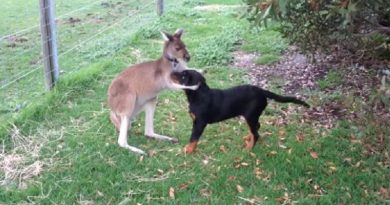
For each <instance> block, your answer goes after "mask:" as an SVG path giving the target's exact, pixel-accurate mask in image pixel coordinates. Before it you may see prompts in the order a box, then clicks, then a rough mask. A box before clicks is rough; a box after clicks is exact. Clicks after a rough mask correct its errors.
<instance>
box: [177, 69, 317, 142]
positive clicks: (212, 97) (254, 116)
mask: <svg viewBox="0 0 390 205" xmlns="http://www.w3.org/2000/svg"><path fill="white" fill-rule="evenodd" d="M171 77H172V79H173V80H174V81H175V82H176V83H179V84H182V85H186V86H191V85H197V84H199V88H198V89H197V90H185V93H186V95H187V99H188V102H189V111H190V113H191V114H192V115H193V119H194V120H193V129H192V135H191V139H190V142H191V143H192V142H196V141H198V140H199V138H200V136H201V135H202V132H203V130H204V129H205V127H206V126H207V124H211V123H215V122H220V121H223V120H226V119H229V118H232V117H236V116H243V117H244V118H245V120H246V122H247V124H248V125H249V128H250V132H251V134H252V135H253V137H254V139H253V140H254V142H253V144H252V145H251V146H254V145H255V143H256V142H257V140H258V138H259V134H258V129H259V128H260V124H259V117H260V115H261V113H262V112H263V110H264V109H265V107H266V106H267V98H270V99H273V100H275V101H278V102H282V103H287V102H291V103H295V104H300V105H303V106H306V107H310V106H309V105H308V104H307V103H306V102H304V101H302V100H299V99H297V98H295V97H290V96H281V95H277V94H275V93H272V92H270V91H267V90H263V89H261V88H259V87H256V86H253V85H241V86H236V87H232V88H229V89H226V90H220V89H211V88H209V87H208V85H207V84H206V80H205V78H204V77H203V76H202V75H201V74H200V73H198V72H196V71H194V70H185V71H182V72H174V73H172V76H171ZM250 148H251V147H250Z"/></svg>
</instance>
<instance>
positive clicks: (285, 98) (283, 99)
mask: <svg viewBox="0 0 390 205" xmlns="http://www.w3.org/2000/svg"><path fill="white" fill-rule="evenodd" d="M262 92H263V93H264V95H265V96H266V97H267V98H270V99H273V100H275V101H277V102H281V103H289V102H291V103H295V104H299V105H303V106H305V107H310V105H309V104H307V103H306V102H304V101H302V100H299V99H298V98H296V97H292V96H282V95H278V94H276V93H273V92H270V91H268V90H263V89H262Z"/></svg>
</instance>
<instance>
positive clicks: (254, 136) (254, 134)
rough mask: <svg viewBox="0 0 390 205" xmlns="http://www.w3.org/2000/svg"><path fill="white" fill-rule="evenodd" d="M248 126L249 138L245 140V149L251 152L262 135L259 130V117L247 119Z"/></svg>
mask: <svg viewBox="0 0 390 205" xmlns="http://www.w3.org/2000/svg"><path fill="white" fill-rule="evenodd" d="M245 120H246V122H247V124H248V126H249V130H250V133H249V136H248V137H247V138H246V139H245V148H246V149H247V150H251V149H252V148H253V147H254V146H255V144H256V142H257V140H258V139H259V138H260V135H259V133H258V130H259V129H260V123H259V122H258V120H259V118H258V117H252V118H245Z"/></svg>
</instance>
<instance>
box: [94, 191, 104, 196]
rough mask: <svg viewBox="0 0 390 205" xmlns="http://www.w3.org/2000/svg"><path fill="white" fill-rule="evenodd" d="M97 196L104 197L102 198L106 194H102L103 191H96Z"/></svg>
mask: <svg viewBox="0 0 390 205" xmlns="http://www.w3.org/2000/svg"><path fill="white" fill-rule="evenodd" d="M96 194H97V195H98V196H100V197H102V196H104V194H103V193H102V192H101V191H99V190H98V191H96Z"/></svg>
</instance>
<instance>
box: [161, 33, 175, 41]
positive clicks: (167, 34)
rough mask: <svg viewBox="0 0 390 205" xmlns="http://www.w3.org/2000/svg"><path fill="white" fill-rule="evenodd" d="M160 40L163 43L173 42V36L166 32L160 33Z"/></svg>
mask: <svg viewBox="0 0 390 205" xmlns="http://www.w3.org/2000/svg"><path fill="white" fill-rule="evenodd" d="M160 33H161V36H162V38H163V39H164V41H173V36H172V35H171V34H169V33H167V32H164V31H160Z"/></svg>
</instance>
